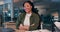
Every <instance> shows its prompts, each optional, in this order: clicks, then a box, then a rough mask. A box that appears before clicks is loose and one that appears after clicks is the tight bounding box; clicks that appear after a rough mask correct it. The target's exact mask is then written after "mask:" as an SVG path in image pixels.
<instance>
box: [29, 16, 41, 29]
mask: <svg viewBox="0 0 60 32" xmlns="http://www.w3.org/2000/svg"><path fill="white" fill-rule="evenodd" d="M39 20H40V19H39V16H38V15H36V16H35V17H34V26H30V28H29V30H36V29H37V28H38V26H39Z"/></svg>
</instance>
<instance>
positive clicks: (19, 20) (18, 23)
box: [16, 14, 22, 29]
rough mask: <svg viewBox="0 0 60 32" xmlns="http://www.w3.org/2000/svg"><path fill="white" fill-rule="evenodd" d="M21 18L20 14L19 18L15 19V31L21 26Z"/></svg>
mask: <svg viewBox="0 0 60 32" xmlns="http://www.w3.org/2000/svg"><path fill="white" fill-rule="evenodd" d="M21 16H22V14H20V15H19V17H18V18H17V21H16V29H19V25H20V24H21Z"/></svg>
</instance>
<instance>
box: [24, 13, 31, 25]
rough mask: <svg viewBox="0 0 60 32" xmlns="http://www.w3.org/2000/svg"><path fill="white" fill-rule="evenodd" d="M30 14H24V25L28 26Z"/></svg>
mask: <svg viewBox="0 0 60 32" xmlns="http://www.w3.org/2000/svg"><path fill="white" fill-rule="evenodd" d="M30 16H31V13H30V14H26V16H25V19H24V25H28V26H30Z"/></svg>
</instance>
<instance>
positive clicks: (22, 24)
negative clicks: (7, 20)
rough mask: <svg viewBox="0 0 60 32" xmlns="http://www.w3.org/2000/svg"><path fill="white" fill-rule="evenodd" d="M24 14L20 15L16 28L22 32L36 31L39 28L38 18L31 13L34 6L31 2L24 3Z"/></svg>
mask: <svg viewBox="0 0 60 32" xmlns="http://www.w3.org/2000/svg"><path fill="white" fill-rule="evenodd" d="M23 7H24V11H25V13H22V14H21V15H20V16H19V17H18V19H17V21H16V28H17V29H19V30H24V31H31V30H37V29H38V26H39V16H38V14H36V13H34V12H32V11H33V8H34V5H33V3H32V2H31V1H26V2H24V3H23Z"/></svg>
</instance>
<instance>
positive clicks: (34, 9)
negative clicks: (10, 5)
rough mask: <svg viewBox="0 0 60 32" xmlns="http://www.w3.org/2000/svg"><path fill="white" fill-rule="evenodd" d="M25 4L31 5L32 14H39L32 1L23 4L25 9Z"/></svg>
mask: <svg viewBox="0 0 60 32" xmlns="http://www.w3.org/2000/svg"><path fill="white" fill-rule="evenodd" d="M25 3H29V4H30V5H31V6H32V12H34V13H38V11H37V9H36V8H34V4H33V3H32V2H31V1H25V2H24V3H23V7H24V4H25Z"/></svg>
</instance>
